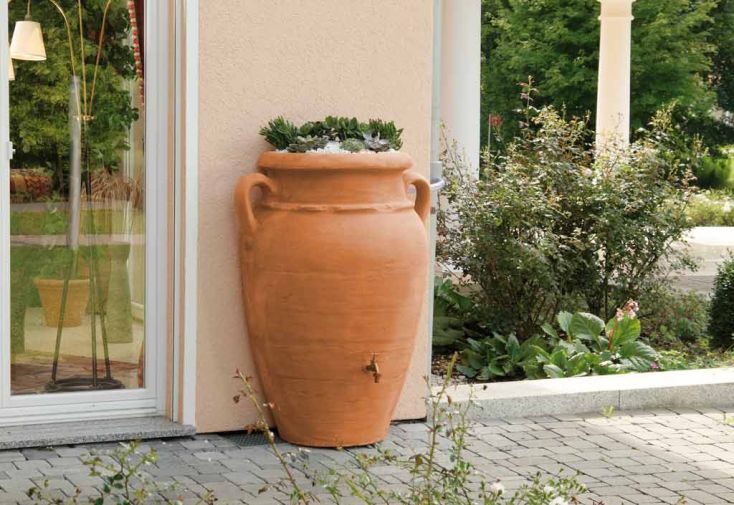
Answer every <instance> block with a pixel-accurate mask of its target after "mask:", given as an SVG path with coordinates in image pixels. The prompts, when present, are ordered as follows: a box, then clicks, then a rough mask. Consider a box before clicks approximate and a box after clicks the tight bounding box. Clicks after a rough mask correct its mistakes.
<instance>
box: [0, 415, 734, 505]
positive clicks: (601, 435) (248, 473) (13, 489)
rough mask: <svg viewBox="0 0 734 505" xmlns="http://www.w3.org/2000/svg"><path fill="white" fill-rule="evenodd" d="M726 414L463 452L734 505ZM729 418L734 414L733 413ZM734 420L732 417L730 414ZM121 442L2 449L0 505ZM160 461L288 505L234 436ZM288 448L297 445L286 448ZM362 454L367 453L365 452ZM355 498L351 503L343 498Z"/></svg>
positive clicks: (639, 497)
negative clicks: (267, 487) (268, 487)
mask: <svg viewBox="0 0 734 505" xmlns="http://www.w3.org/2000/svg"><path fill="white" fill-rule="evenodd" d="M727 415H728V414H727V413H726V412H723V411H721V410H715V409H711V410H705V411H696V410H678V411H671V410H656V411H644V412H619V413H615V414H613V415H612V416H611V417H609V418H607V417H605V416H602V415H591V416H578V417H576V416H554V417H542V418H521V419H506V420H497V421H489V422H483V423H480V424H475V425H474V427H473V433H472V436H471V441H470V446H469V452H468V453H467V458H468V459H469V460H470V461H471V462H472V463H473V464H474V465H475V466H476V468H477V469H478V470H479V471H480V472H481V473H483V474H484V475H485V476H486V478H487V479H490V480H494V479H497V478H498V479H501V481H502V483H503V484H504V485H505V487H506V488H507V489H515V488H517V487H519V486H520V485H521V484H522V483H523V482H524V481H525V479H526V478H527V477H530V476H532V475H534V474H536V473H537V472H542V473H545V474H548V473H549V474H557V473H558V472H564V473H565V474H566V475H573V474H576V473H579V475H580V480H582V482H584V483H585V484H586V485H587V486H589V488H590V489H591V490H592V493H591V494H589V495H587V496H585V497H584V499H583V501H582V503H588V504H591V503H594V500H598V501H601V502H603V503H605V504H606V505H615V504H663V503H667V504H674V503H677V502H679V500H680V497H681V496H685V497H686V500H687V502H686V503H688V504H690V505H695V504H716V503H734V426H733V425H732V424H734V423H731V424H730V423H729V422H727ZM729 415H730V414H729ZM731 419H734V416H732V418H731ZM426 438H427V428H426V426H425V425H424V424H421V423H405V424H396V425H395V426H393V427H392V428H391V431H390V437H389V439H388V441H387V445H388V446H389V447H391V448H392V449H394V450H395V451H398V452H401V453H404V454H411V453H412V451H414V450H415V449H416V448H420V447H422V446H423V445H424V444H425V440H426ZM114 446H115V444H96V445H81V446H66V447H57V448H50V449H24V450H19V451H4V452H0V488H2V489H1V490H0V503H2V504H7V503H29V502H28V501H27V499H26V498H25V496H24V492H25V491H26V490H27V489H28V488H29V487H31V486H33V485H34V484H39V483H42V482H43V481H44V480H48V482H49V485H50V487H51V488H54V489H57V490H58V491H57V492H58V493H63V494H66V495H67V496H70V495H72V494H73V493H74V492H75V490H76V488H77V487H79V488H80V489H82V490H83V491H84V493H91V492H92V491H93V489H92V486H93V485H94V484H95V483H96V482H97V481H96V480H95V479H94V478H91V477H89V476H88V471H87V469H86V468H85V467H84V466H83V465H82V464H81V460H82V459H83V458H84V457H85V456H86V455H88V454H89V451H99V452H104V451H107V450H109V449H111V448H114ZM145 446H150V447H154V448H155V449H156V450H157V451H158V452H159V455H160V459H159V461H158V463H157V465H155V466H154V467H149V469H148V471H149V473H150V475H152V476H153V477H154V478H156V479H157V480H159V481H162V482H163V481H178V482H179V483H181V485H182V486H183V487H184V488H186V489H187V490H188V493H187V494H186V495H185V496H184V497H185V498H186V501H187V502H194V501H195V495H199V494H202V493H204V492H205V491H206V490H207V489H208V490H211V491H213V492H214V493H215V494H216V496H217V498H218V499H219V501H218V502H217V503H219V504H224V503H249V504H261V503H281V502H283V503H285V500H284V499H283V498H282V497H278V496H276V495H275V494H273V493H272V492H271V491H268V492H267V493H264V494H260V495H259V494H258V490H260V489H261V488H262V487H263V485H264V483H266V482H273V481H275V480H278V479H280V478H281V476H282V473H281V470H280V468H279V466H278V464H277V461H276V459H275V457H274V456H273V455H272V454H271V453H270V452H269V451H268V449H267V447H266V446H264V445H256V446H241V445H238V444H237V443H235V441H233V439H232V438H231V437H229V436H222V435H198V436H195V437H190V438H178V439H169V440H153V441H149V442H146V444H145ZM281 447H282V449H283V450H284V451H290V450H293V449H294V448H293V447H292V446H289V444H282V445H281ZM360 450H364V449H360ZM350 458H351V455H350V454H349V453H347V452H345V451H332V450H312V451H311V452H310V453H309V465H310V466H311V467H312V468H316V467H319V466H323V465H327V466H328V465H331V464H334V463H336V462H344V461H348V460H349V459H350ZM375 474H376V475H378V476H379V478H380V479H382V480H383V481H385V483H386V484H388V485H391V486H401V485H403V482H404V481H405V480H406V478H407V473H406V472H405V471H403V470H397V469H395V468H391V467H378V468H375ZM345 503H350V502H345Z"/></svg>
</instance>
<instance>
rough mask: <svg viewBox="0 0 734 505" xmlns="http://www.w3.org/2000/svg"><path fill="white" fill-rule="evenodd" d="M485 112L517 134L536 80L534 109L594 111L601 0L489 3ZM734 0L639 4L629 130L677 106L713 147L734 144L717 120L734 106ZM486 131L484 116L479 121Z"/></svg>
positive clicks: (647, 0) (733, 133)
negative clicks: (526, 87)
mask: <svg viewBox="0 0 734 505" xmlns="http://www.w3.org/2000/svg"><path fill="white" fill-rule="evenodd" d="M483 2H484V6H483V7H484V21H483V76H482V88H483V90H482V117H483V118H485V119H486V118H487V117H488V115H489V114H494V115H500V116H502V117H503V118H504V126H503V137H504V139H505V140H508V139H509V138H510V137H511V136H514V134H515V133H516V132H517V130H518V127H517V125H518V121H519V119H520V117H519V116H518V113H517V109H519V108H520V106H521V104H520V100H519V89H520V88H519V87H518V83H520V82H525V81H527V79H528V76H533V78H534V81H535V85H536V86H537V88H538V89H539V91H540V94H539V96H538V97H537V98H536V103H535V105H536V106H542V105H554V106H556V107H557V108H559V109H565V110H566V111H567V112H568V113H569V114H573V115H578V116H583V115H585V114H587V113H589V114H591V115H592V121H593V115H594V113H595V111H596V91H597V72H598V60H599V20H598V13H599V2H598V1H597V0H483ZM732 5H734V0H665V1H662V2H661V1H660V0H637V1H636V2H635V3H634V15H635V21H634V22H633V31H632V34H633V35H632V36H633V46H632V47H633V50H632V128H633V131H634V130H635V129H637V128H640V127H642V126H644V125H646V124H647V123H648V122H649V120H650V119H651V118H652V117H653V115H654V114H655V112H656V111H658V110H660V109H661V108H663V106H665V105H668V104H671V103H676V104H677V109H676V110H677V115H678V116H679V117H678V119H679V120H680V121H681V122H682V123H683V124H684V128H685V129H686V130H687V132H689V133H699V134H701V135H703V136H704V139H705V141H706V143H707V145H708V146H709V147H716V146H717V145H720V144H724V143H732V142H734V130H732V129H731V128H726V127H724V126H723V125H720V124H718V123H717V122H716V121H714V120H713V119H712V118H711V111H712V108H713V107H714V106H715V105H716V104H717V99H718V103H719V105H720V106H721V107H724V108H731V106H732V103H731V102H732V98H734V94H733V93H732V83H733V82H734V77H733V76H732V72H731V68H732V67H731V64H732V58H733V56H734V25H732V19H733V17H734V7H732ZM482 122H483V123H484V124H483V128H484V129H485V130H484V131H485V135H483V138H486V128H487V125H486V121H482Z"/></svg>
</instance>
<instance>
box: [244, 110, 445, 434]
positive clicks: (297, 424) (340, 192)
mask: <svg viewBox="0 0 734 505" xmlns="http://www.w3.org/2000/svg"><path fill="white" fill-rule="evenodd" d="M261 134H262V135H263V136H264V137H265V139H266V140H267V141H268V142H269V143H270V144H272V145H273V147H275V149H276V150H275V151H269V152H265V153H263V154H262V155H261V156H260V158H259V160H258V162H257V167H258V173H254V174H250V175H246V176H243V177H242V178H241V179H240V181H239V183H238V185H237V189H236V193H235V204H236V212H237V215H238V216H239V222H240V237H241V238H240V246H239V253H240V259H241V265H242V285H243V293H244V307H245V311H246V314H247V326H248V330H249V338H250V344H251V347H252V350H253V355H254V358H255V364H256V367H257V370H258V373H259V377H260V382H261V384H262V387H263V392H264V394H265V396H266V398H267V401H268V403H269V404H270V405H271V407H272V409H271V410H272V412H273V416H274V419H275V423H276V425H277V427H278V432H279V434H280V436H281V437H282V438H283V439H285V440H287V441H289V442H292V443H296V444H300V445H307V446H323V447H346V446H355V445H365V444H371V443H374V442H377V441H378V440H381V439H383V438H384V437H385V435H386V433H387V429H388V427H389V423H390V420H391V417H392V414H393V411H394V409H395V406H396V405H397V401H398V397H399V395H400V392H401V390H402V388H403V384H404V382H405V378H406V374H407V371H408V367H409V365H410V361H411V357H412V354H413V348H414V343H415V336H416V332H417V330H418V324H419V319H420V313H421V309H422V307H423V302H424V300H425V295H426V285H427V275H428V242H427V237H426V230H425V227H424V222H425V220H426V219H427V217H428V215H429V212H430V206H431V197H430V186H429V184H428V181H427V180H426V179H425V178H424V177H423V176H421V175H420V174H419V173H417V172H416V171H414V170H413V167H414V162H413V160H412V158H411V157H410V156H408V155H407V154H405V153H402V152H400V151H399V150H400V148H401V146H402V141H401V134H402V130H400V129H398V128H396V126H395V125H394V123H392V122H385V121H381V120H371V121H369V122H366V123H363V122H360V121H358V120H357V119H355V118H337V117H327V118H326V119H325V120H323V121H316V122H309V123H306V124H304V125H302V126H300V127H297V126H295V125H294V124H293V123H291V122H290V121H287V120H285V119H283V118H282V117H279V118H277V119H274V120H273V121H271V122H270V123H269V124H268V125H267V126H266V127H264V128H263V129H262V131H261ZM410 186H415V188H416V190H417V197H416V198H415V201H413V200H412V198H411V197H410V196H409V187H410ZM255 187H258V188H260V189H261V190H262V193H263V194H262V198H261V199H260V201H259V203H258V204H255V201H254V200H253V198H252V194H251V193H252V190H253V188H255Z"/></svg>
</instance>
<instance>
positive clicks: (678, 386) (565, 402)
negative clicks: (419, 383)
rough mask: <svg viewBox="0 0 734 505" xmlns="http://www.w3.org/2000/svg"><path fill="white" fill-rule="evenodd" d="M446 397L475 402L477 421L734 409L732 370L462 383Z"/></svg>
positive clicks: (470, 414)
mask: <svg viewBox="0 0 734 505" xmlns="http://www.w3.org/2000/svg"><path fill="white" fill-rule="evenodd" d="M439 389H440V388H434V389H433V391H434V394H435V393H436V392H437V391H438V390H439ZM447 395H448V396H450V397H451V400H452V402H453V403H455V404H466V402H469V401H471V402H472V403H473V404H474V408H473V409H471V411H470V413H469V416H470V417H471V418H472V419H474V420H478V421H481V420H487V419H501V418H517V417H536V416H546V415H575V414H587V413H600V412H601V411H602V410H603V409H606V408H609V407H614V409H615V410H641V409H653V408H707V407H711V408H724V407H733V406H734V368H716V369H711V370H681V371H672V372H656V373H645V374H626V375H605V376H593V377H575V378H568V379H543V380H536V381H517V382H503V383H494V384H461V385H456V386H450V387H449V388H448V390H447ZM444 401H447V400H446V399H444Z"/></svg>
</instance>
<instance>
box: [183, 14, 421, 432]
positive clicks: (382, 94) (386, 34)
mask: <svg viewBox="0 0 734 505" xmlns="http://www.w3.org/2000/svg"><path fill="white" fill-rule="evenodd" d="M199 26H200V37H201V38H200V75H201V80H200V116H199V131H200V146H199V149H200V156H199V172H200V176H199V185H200V194H199V259H198V261H199V272H198V278H199V286H198V297H199V298H198V299H199V312H198V320H199V327H198V347H197V353H198V354H197V360H198V370H197V413H196V424H197V428H198V429H199V431H220V430H234V429H239V428H241V427H242V426H243V424H245V423H247V422H250V421H251V420H252V418H251V415H252V413H251V412H250V411H248V410H247V409H246V406H245V405H244V404H242V403H241V404H239V405H235V404H234V403H233V401H232V397H233V396H234V395H235V393H236V392H237V384H236V382H235V381H234V380H232V375H233V372H234V370H235V369H236V368H240V369H243V370H247V371H252V372H254V366H253V362H252V360H251V357H250V352H249V347H248V341H247V337H246V330H245V322H244V316H243V313H242V308H241V295H240V289H241V288H240V279H239V265H238V262H237V242H236V236H237V235H236V234H237V228H236V222H235V218H234V214H233V209H232V191H233V189H234V185H235V182H236V180H237V178H238V177H239V176H240V175H242V174H244V173H247V172H250V171H252V170H253V169H254V164H255V160H256V158H257V156H258V154H259V153H260V152H262V151H263V150H265V149H267V145H266V144H265V142H264V141H263V140H262V139H261V138H260V137H259V136H258V130H259V128H260V126H262V125H263V124H264V123H265V122H266V121H267V120H268V119H270V118H272V117H274V116H277V115H280V114H282V115H284V116H286V117H288V118H291V119H293V120H294V121H296V122H299V121H304V120H308V119H318V118H321V117H323V116H326V115H330V114H331V115H348V116H357V117H360V118H364V119H368V118H371V117H382V118H386V119H394V120H395V121H396V123H397V124H398V125H400V126H402V127H404V128H405V133H404V140H405V145H404V148H403V150H404V151H406V152H408V153H410V154H411V155H412V156H413V157H414V158H415V160H416V162H417V169H418V170H420V171H422V172H423V173H424V174H425V175H428V167H429V150H430V116H431V110H430V106H431V74H432V68H431V54H432V46H431V43H432V2H430V1H429V0H399V1H396V0H372V1H370V2H365V1H363V0H318V1H314V0H247V1H242V0H216V1H214V0H204V1H202V2H201V12H200V24H199ZM427 345H428V344H427V338H426V331H425V325H422V326H421V330H420V334H419V345H418V346H417V349H416V352H415V355H414V357H413V363H412V368H411V371H410V376H409V379H408V382H407V384H406V387H405V390H404V392H403V397H402V399H401V403H400V406H399V408H398V412H397V413H396V415H397V417H398V418H417V417H422V416H423V415H425V411H424V403H423V393H424V391H425V383H424V375H425V373H426V356H427Z"/></svg>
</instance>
